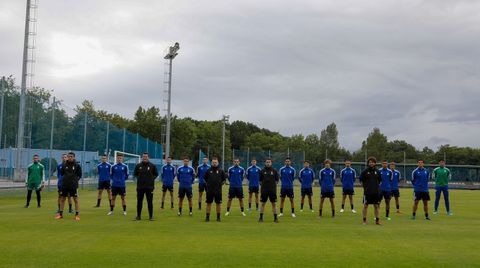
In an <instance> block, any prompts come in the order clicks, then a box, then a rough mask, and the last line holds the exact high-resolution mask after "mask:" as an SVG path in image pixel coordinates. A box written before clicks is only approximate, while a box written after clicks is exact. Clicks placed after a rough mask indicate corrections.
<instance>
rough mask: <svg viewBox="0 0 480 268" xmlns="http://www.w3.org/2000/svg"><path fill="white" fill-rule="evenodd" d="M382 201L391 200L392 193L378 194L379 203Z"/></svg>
mask: <svg viewBox="0 0 480 268" xmlns="http://www.w3.org/2000/svg"><path fill="white" fill-rule="evenodd" d="M382 199H385V200H390V199H392V191H381V192H380V201H382Z"/></svg>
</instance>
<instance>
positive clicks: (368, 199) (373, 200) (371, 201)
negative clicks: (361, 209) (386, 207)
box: [363, 194, 380, 205]
mask: <svg viewBox="0 0 480 268" xmlns="http://www.w3.org/2000/svg"><path fill="white" fill-rule="evenodd" d="M363 204H364V205H378V204H380V194H367V195H364V196H363Z"/></svg>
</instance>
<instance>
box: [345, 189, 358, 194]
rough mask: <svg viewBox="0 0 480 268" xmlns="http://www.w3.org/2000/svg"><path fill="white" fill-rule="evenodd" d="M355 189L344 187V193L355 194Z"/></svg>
mask: <svg viewBox="0 0 480 268" xmlns="http://www.w3.org/2000/svg"><path fill="white" fill-rule="evenodd" d="M354 194H355V190H353V189H343V195H354Z"/></svg>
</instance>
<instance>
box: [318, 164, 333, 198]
mask: <svg viewBox="0 0 480 268" xmlns="http://www.w3.org/2000/svg"><path fill="white" fill-rule="evenodd" d="M335 177H336V173H335V170H333V169H331V168H323V169H322V170H320V172H319V177H318V179H319V180H320V187H321V192H322V193H327V192H333V191H334V186H335Z"/></svg>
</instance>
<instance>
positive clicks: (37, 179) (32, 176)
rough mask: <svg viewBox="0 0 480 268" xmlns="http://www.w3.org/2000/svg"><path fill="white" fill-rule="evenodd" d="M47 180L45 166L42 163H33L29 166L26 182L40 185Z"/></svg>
mask: <svg viewBox="0 0 480 268" xmlns="http://www.w3.org/2000/svg"><path fill="white" fill-rule="evenodd" d="M44 182H45V167H44V166H43V165H42V164H40V163H38V162H37V163H32V164H30V165H29V166H28V167H27V177H26V178H25V183H26V184H28V185H35V186H36V187H39V186H40V185H41V184H42V183H44Z"/></svg>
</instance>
